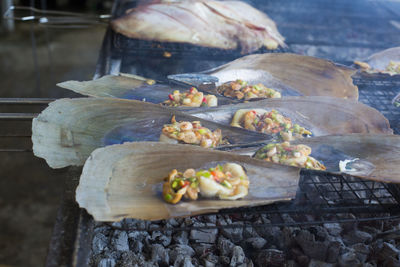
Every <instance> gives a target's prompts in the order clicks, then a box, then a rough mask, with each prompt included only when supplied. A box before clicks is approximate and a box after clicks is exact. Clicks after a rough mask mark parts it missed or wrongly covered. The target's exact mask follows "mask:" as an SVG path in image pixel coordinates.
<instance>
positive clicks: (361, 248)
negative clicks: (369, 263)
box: [351, 243, 370, 263]
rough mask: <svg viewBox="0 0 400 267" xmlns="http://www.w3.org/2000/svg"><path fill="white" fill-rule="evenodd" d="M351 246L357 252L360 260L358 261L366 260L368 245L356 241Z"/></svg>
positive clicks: (368, 250)
mask: <svg viewBox="0 0 400 267" xmlns="http://www.w3.org/2000/svg"><path fill="white" fill-rule="evenodd" d="M351 248H352V249H353V250H354V252H355V253H356V254H357V258H358V259H359V260H360V262H362V263H364V262H365V261H366V260H367V258H368V255H369V253H370V248H369V246H367V245H365V244H362V243H358V244H355V245H353V246H351Z"/></svg>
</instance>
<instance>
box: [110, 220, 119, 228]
mask: <svg viewBox="0 0 400 267" xmlns="http://www.w3.org/2000/svg"><path fill="white" fill-rule="evenodd" d="M111 226H112V227H114V228H122V221H119V222H113V223H112V224H111Z"/></svg>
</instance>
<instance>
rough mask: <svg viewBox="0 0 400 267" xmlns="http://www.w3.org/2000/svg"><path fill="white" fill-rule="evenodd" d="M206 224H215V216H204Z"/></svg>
mask: <svg viewBox="0 0 400 267" xmlns="http://www.w3.org/2000/svg"><path fill="white" fill-rule="evenodd" d="M205 219H206V222H209V223H213V224H216V223H217V215H208V216H205Z"/></svg>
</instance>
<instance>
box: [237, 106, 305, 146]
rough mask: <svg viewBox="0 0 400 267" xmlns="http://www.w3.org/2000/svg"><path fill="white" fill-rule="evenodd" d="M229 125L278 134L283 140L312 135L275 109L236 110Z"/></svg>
mask: <svg viewBox="0 0 400 267" xmlns="http://www.w3.org/2000/svg"><path fill="white" fill-rule="evenodd" d="M238 117H240V118H238ZM237 120H239V122H237ZM231 125H232V126H236V127H242V128H245V129H247V130H252V131H257V132H261V133H267V134H279V135H280V137H281V138H282V140H283V141H291V140H294V139H296V138H302V137H304V136H309V135H312V133H311V132H310V131H309V130H306V129H305V128H304V127H301V126H300V125H298V124H292V121H291V119H290V118H287V117H285V116H283V115H281V114H279V113H278V111H276V110H271V111H270V112H267V111H266V112H265V113H262V114H261V113H258V112H257V111H255V110H249V111H247V112H245V113H244V114H243V110H238V111H237V112H236V114H235V116H234V120H233V121H232V124H231Z"/></svg>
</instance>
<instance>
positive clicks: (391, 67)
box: [354, 60, 400, 75]
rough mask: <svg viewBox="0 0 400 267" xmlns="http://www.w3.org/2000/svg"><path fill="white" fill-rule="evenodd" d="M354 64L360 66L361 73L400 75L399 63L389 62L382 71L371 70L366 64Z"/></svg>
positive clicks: (359, 62)
mask: <svg viewBox="0 0 400 267" xmlns="http://www.w3.org/2000/svg"><path fill="white" fill-rule="evenodd" d="M354 64H356V65H358V66H360V68H361V69H362V70H363V71H366V72H368V73H387V74H390V75H396V74H400V61H393V60H391V61H390V62H389V64H388V65H387V66H386V68H385V69H384V70H379V69H373V68H372V67H371V66H370V65H369V64H368V63H366V62H362V61H357V60H356V61H354Z"/></svg>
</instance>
